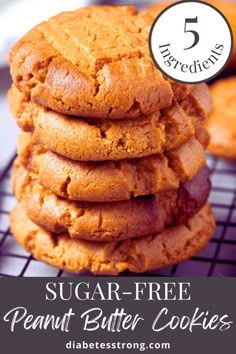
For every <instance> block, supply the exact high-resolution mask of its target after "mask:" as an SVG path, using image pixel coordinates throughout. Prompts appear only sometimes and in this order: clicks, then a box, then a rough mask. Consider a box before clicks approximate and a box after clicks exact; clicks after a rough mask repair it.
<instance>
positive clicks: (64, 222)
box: [12, 162, 210, 241]
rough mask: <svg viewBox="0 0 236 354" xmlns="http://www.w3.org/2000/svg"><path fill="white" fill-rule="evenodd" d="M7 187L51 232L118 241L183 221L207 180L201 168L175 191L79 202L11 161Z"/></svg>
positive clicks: (198, 204)
mask: <svg viewBox="0 0 236 354" xmlns="http://www.w3.org/2000/svg"><path fill="white" fill-rule="evenodd" d="M12 185H13V191H14V194H15V195H16V197H17V199H18V200H19V201H20V202H22V204H23V205H24V208H25V210H26V212H27V215H28V216H29V217H30V219H31V220H32V221H33V222H35V223H36V224H38V225H40V226H41V227H43V228H45V229H48V230H50V231H52V232H55V233H63V232H68V233H69V235H70V236H71V237H72V238H82V239H89V240H98V241H112V240H122V239H127V238H131V237H140V236H144V235H148V234H153V233H157V232H161V231H163V229H164V228H165V227H166V226H169V225H176V224H180V223H182V222H185V221H186V220H187V219H188V218H190V217H191V216H193V215H194V214H196V213H197V212H198V211H199V210H200V209H201V208H202V207H203V205H204V204H205V203H206V201H207V198H208V195H209V191H210V181H209V172H208V169H207V167H203V168H202V169H201V170H200V171H199V172H198V173H197V174H196V175H195V176H194V177H193V179H192V180H191V181H189V182H185V183H184V184H181V185H180V187H179V188H178V189H177V190H175V191H167V192H160V193H158V194H155V195H150V196H145V197H137V198H134V199H131V200H128V201H127V200H126V201H120V202H107V203H82V202H72V201H69V200H65V199H62V198H60V197H58V196H56V195H55V194H53V193H52V192H51V191H49V190H48V189H46V188H44V187H42V186H41V185H39V184H38V183H37V180H34V178H33V177H32V176H31V175H30V174H29V173H28V171H27V170H26V169H25V168H24V167H23V166H21V165H19V164H18V163H17V162H16V163H15V168H14V172H13V177H12Z"/></svg>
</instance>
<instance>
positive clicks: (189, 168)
mask: <svg viewBox="0 0 236 354" xmlns="http://www.w3.org/2000/svg"><path fill="white" fill-rule="evenodd" d="M18 154H19V157H18V160H19V163H20V164H22V165H23V166H25V168H26V169H27V170H28V171H29V172H31V173H33V174H34V175H35V177H36V178H37V180H38V182H39V183H40V184H41V185H43V186H44V187H46V188H48V189H50V190H51V191H52V192H53V193H55V194H57V195H58V196H61V197H64V198H67V199H71V200H78V201H87V202H108V201H119V200H128V199H130V198H132V197H137V196H142V195H148V194H155V193H158V192H162V191H167V190H175V189H177V188H178V187H179V185H180V183H181V182H185V181H188V180H190V179H191V178H192V177H193V176H194V175H195V174H196V173H197V172H198V170H199V169H200V168H201V167H203V165H205V163H206V161H205V156H204V149H203V147H202V145H201V144H200V143H199V141H198V140H196V139H195V138H191V139H190V140H189V141H188V142H187V143H185V144H183V145H181V146H180V147H178V148H176V149H172V150H169V151H168V152H166V153H163V154H159V155H153V156H147V157H143V158H140V159H129V160H120V161H116V162H114V161H105V162H92V161H91V162H84V161H73V160H69V159H67V158H65V157H62V156H60V155H57V154H55V153H53V152H50V151H47V150H45V149H44V148H43V147H42V146H41V145H38V144H35V143H34V142H33V141H32V135H31V133H21V135H20V137H19V139H18Z"/></svg>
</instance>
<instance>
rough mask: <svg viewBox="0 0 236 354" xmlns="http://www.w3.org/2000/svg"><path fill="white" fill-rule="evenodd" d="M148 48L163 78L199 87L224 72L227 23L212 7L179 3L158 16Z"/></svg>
mask: <svg viewBox="0 0 236 354" xmlns="http://www.w3.org/2000/svg"><path fill="white" fill-rule="evenodd" d="M149 48H150V53H151V56H152V58H153V61H154V63H155V64H156V66H157V67H158V69H160V70H161V71H162V72H163V73H164V75H166V76H167V77H169V78H171V79H173V80H175V81H178V82H182V83H189V84H190V83H199V82H204V81H208V80H209V79H212V78H213V77H215V76H216V75H218V74H219V73H220V72H221V71H222V70H223V68H224V67H225V65H226V64H227V62H228V61H229V58H230V55H231V52H232V49H233V35H232V30H231V28H230V25H229V23H228V21H227V19H226V18H225V16H224V15H223V14H222V13H221V12H220V11H219V10H218V9H216V8H215V7H214V6H212V5H209V4H207V3H205V2H196V1H181V2H178V3H175V4H173V5H170V6H169V7H167V8H166V9H165V10H164V11H162V12H161V13H160V14H159V15H158V16H157V18H156V20H155V21H154V23H153V25H152V28H151V31H150V35H149Z"/></svg>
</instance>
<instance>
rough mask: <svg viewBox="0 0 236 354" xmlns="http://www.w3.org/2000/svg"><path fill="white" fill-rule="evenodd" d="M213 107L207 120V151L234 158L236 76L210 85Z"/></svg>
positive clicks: (235, 150)
mask: <svg viewBox="0 0 236 354" xmlns="http://www.w3.org/2000/svg"><path fill="white" fill-rule="evenodd" d="M211 93H212V98H213V109H212V113H211V114H210V117H209V119H208V121H207V128H208V131H209V133H210V144H209V147H208V149H209V151H210V152H212V153H213V154H215V155H218V156H222V157H226V158H231V159H236V76H235V77H232V78H229V79H224V80H220V81H217V82H216V83H215V84H213V85H212V87H211Z"/></svg>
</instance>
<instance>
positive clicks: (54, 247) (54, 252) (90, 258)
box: [10, 204, 215, 275]
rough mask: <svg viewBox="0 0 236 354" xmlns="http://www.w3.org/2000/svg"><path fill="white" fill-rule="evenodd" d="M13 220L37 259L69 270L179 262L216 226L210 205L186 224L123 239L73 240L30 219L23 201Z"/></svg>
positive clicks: (108, 270)
mask: <svg viewBox="0 0 236 354" xmlns="http://www.w3.org/2000/svg"><path fill="white" fill-rule="evenodd" d="M10 224H11V230H12V232H13V235H14V237H15V238H16V240H17V241H18V242H19V243H20V244H21V246H22V247H23V248H25V249H26V250H27V251H28V252H31V253H32V254H33V256H34V257H35V258H36V259H38V260H41V261H44V262H46V263H48V264H50V265H53V266H56V267H59V268H61V269H64V270H67V271H69V272H75V273H78V272H81V271H84V270H89V271H90V272H92V273H94V274H104V275H105V274H107V275H109V274H110V275H117V274H118V273H120V272H123V271H125V270H129V271H131V272H137V273H140V272H145V271H148V270H154V269H158V268H162V267H166V266H170V265H173V264H176V263H180V262H182V261H184V260H186V259H188V258H190V257H192V256H193V255H195V254H196V253H198V252H199V251H200V250H201V249H202V248H203V247H204V246H205V245H206V244H207V243H208V241H209V240H210V238H211V236H212V234H213V231H214V227H215V221H214V217H213V214H212V211H211V209H210V207H209V205H206V206H204V208H202V209H201V210H200V211H199V212H198V213H197V214H196V215H195V216H193V217H192V218H191V219H189V220H188V222H186V223H185V224H183V225H179V226H175V227H171V228H168V229H165V230H164V231H163V232H162V233H160V234H158V235H150V236H146V237H141V238H138V239H131V240H125V241H121V242H106V243H101V242H90V241H85V240H72V239H70V238H69V236H68V235H67V234H62V235H55V234H53V233H50V232H47V231H45V230H43V229H41V228H39V227H38V226H37V225H35V224H34V223H33V222H32V221H30V219H28V217H27V216H26V214H25V212H24V210H23V208H22V206H21V205H20V204H18V205H17V206H16V207H15V208H14V209H13V210H12V212H11V215H10Z"/></svg>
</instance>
